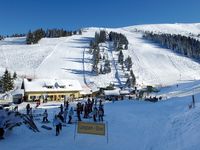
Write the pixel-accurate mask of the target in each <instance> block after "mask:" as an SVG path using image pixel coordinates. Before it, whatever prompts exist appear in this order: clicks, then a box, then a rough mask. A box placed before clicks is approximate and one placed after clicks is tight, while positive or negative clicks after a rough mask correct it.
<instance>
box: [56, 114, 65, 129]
mask: <svg viewBox="0 0 200 150" xmlns="http://www.w3.org/2000/svg"><path fill="white" fill-rule="evenodd" d="M57 118H58V119H59V120H60V124H59V127H60V131H61V130H62V123H64V118H63V116H62V114H61V112H59V114H58V115H57Z"/></svg>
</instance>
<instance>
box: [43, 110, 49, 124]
mask: <svg viewBox="0 0 200 150" xmlns="http://www.w3.org/2000/svg"><path fill="white" fill-rule="evenodd" d="M47 118H48V113H47V110H46V109H45V111H44V113H43V122H49V120H48V119H47Z"/></svg>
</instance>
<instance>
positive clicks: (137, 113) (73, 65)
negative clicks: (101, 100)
mask: <svg viewBox="0 0 200 150" xmlns="http://www.w3.org/2000/svg"><path fill="white" fill-rule="evenodd" d="M100 29H103V28H86V29H83V34H82V35H73V36H71V37H63V38H52V39H48V38H44V39H42V40H41V41H40V42H39V43H38V44H35V45H26V44H25V38H6V39H5V40H3V41H0V74H2V73H3V72H4V71H5V68H8V70H10V71H16V72H17V74H18V75H19V77H24V76H27V77H32V78H54V79H77V80H79V81H80V83H81V85H82V86H83V87H87V86H89V87H90V86H97V87H102V86H107V85H109V84H110V83H115V84H118V85H120V84H121V83H123V82H124V81H125V77H124V76H125V73H126V72H123V71H122V70H121V69H120V68H121V67H120V66H119V65H118V64H117V57H118V52H116V51H113V50H112V47H111V45H110V43H109V42H107V43H105V44H101V46H100V47H101V51H102V50H103V49H104V53H106V54H107V56H108V58H109V60H110V62H111V70H112V71H111V73H109V74H106V75H99V76H95V75H93V74H92V73H91V59H92V56H91V55H90V54H89V49H88V46H89V42H90V40H91V39H92V38H93V37H94V34H95V32H96V31H97V32H98V31H99V30H100ZM105 30H107V31H115V32H119V33H122V34H124V35H125V36H127V38H128V41H129V48H128V50H123V53H124V55H125V58H126V57H128V55H129V56H131V58H132V61H133V67H132V69H133V72H134V74H135V75H136V79H137V85H138V86H140V87H145V86H146V85H154V86H157V87H158V88H159V89H160V92H159V93H155V94H156V95H161V96H163V99H164V101H159V102H158V103H150V102H145V101H136V100H130V101H129V100H124V101H119V102H115V103H109V102H108V103H106V104H105V114H106V116H105V121H108V125H109V126H108V134H109V142H108V144H107V140H106V137H102V136H94V135H78V134H77V135H76V140H74V129H75V124H72V125H67V127H63V130H62V132H61V135H59V136H58V137H56V136H55V129H54V130H52V131H47V130H45V129H42V128H40V126H41V120H36V123H37V125H38V127H39V129H40V131H41V132H40V133H32V131H30V130H29V129H27V128H26V127H24V126H21V127H17V128H15V129H13V130H12V131H8V132H7V133H6V135H5V140H1V141H0V149H2V150H13V149H15V150H26V149H30V150H54V149H58V150H64V149H71V150H79V149H81V150H87V149H92V150H102V149H105V150H110V149H114V150H122V149H123V150H129V149H136V150H169V149H170V150H199V149H200V148H199V147H200V144H199V139H200V133H199V132H198V131H199V130H198V129H199V127H200V117H199V116H200V103H199V98H200V95H199V92H200V81H199V79H200V64H199V62H197V61H194V60H192V59H190V58H187V57H184V56H181V55H178V54H176V53H174V52H173V51H171V50H169V49H165V48H161V47H160V46H159V45H158V44H156V43H152V42H150V41H147V40H144V39H143V38H142V33H141V32H138V31H139V30H140V31H153V32H157V33H161V32H162V33H174V34H182V35H186V36H195V38H197V37H196V35H197V34H199V33H200V24H160V25H139V26H131V27H125V28H115V29H105ZM197 39H198V38H197ZM177 84H178V86H177ZM192 94H195V99H196V102H197V103H196V107H195V108H194V109H190V110H189V109H188V104H190V103H191V101H192V98H191V95H192ZM166 99H167V100H166ZM25 105H26V104H24V103H23V104H21V105H20V109H21V110H20V111H24V109H23V108H24V106H25ZM32 105H35V104H32ZM59 105H60V103H56V102H51V103H50V102H49V103H46V104H42V105H41V107H39V108H38V109H37V110H34V111H35V113H41V112H43V111H44V109H48V112H49V119H50V120H51V121H52V119H53V115H54V114H55V113H57V112H58V110H59V108H58V107H59ZM71 105H74V104H71ZM76 119H77V118H76V117H74V118H73V120H74V121H76ZM87 121H89V120H87ZM90 121H91V120H90ZM48 125H49V126H52V124H51V123H50V124H48Z"/></svg>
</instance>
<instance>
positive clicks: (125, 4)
mask: <svg viewBox="0 0 200 150" xmlns="http://www.w3.org/2000/svg"><path fill="white" fill-rule="evenodd" d="M0 10H1V11H0V20H1V21H0V34H12V33H26V32H27V31H28V30H29V29H32V30H34V29H36V28H40V27H43V28H45V29H46V28H64V29H69V30H74V29H79V28H82V27H91V26H97V27H123V26H130V25H135V24H151V23H190V22H200V1H199V0H165V1H164V0H0Z"/></svg>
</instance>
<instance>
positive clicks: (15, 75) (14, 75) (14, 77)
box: [13, 72, 17, 80]
mask: <svg viewBox="0 0 200 150" xmlns="http://www.w3.org/2000/svg"><path fill="white" fill-rule="evenodd" d="M15 79H17V73H16V72H14V73H13V80H15Z"/></svg>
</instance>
